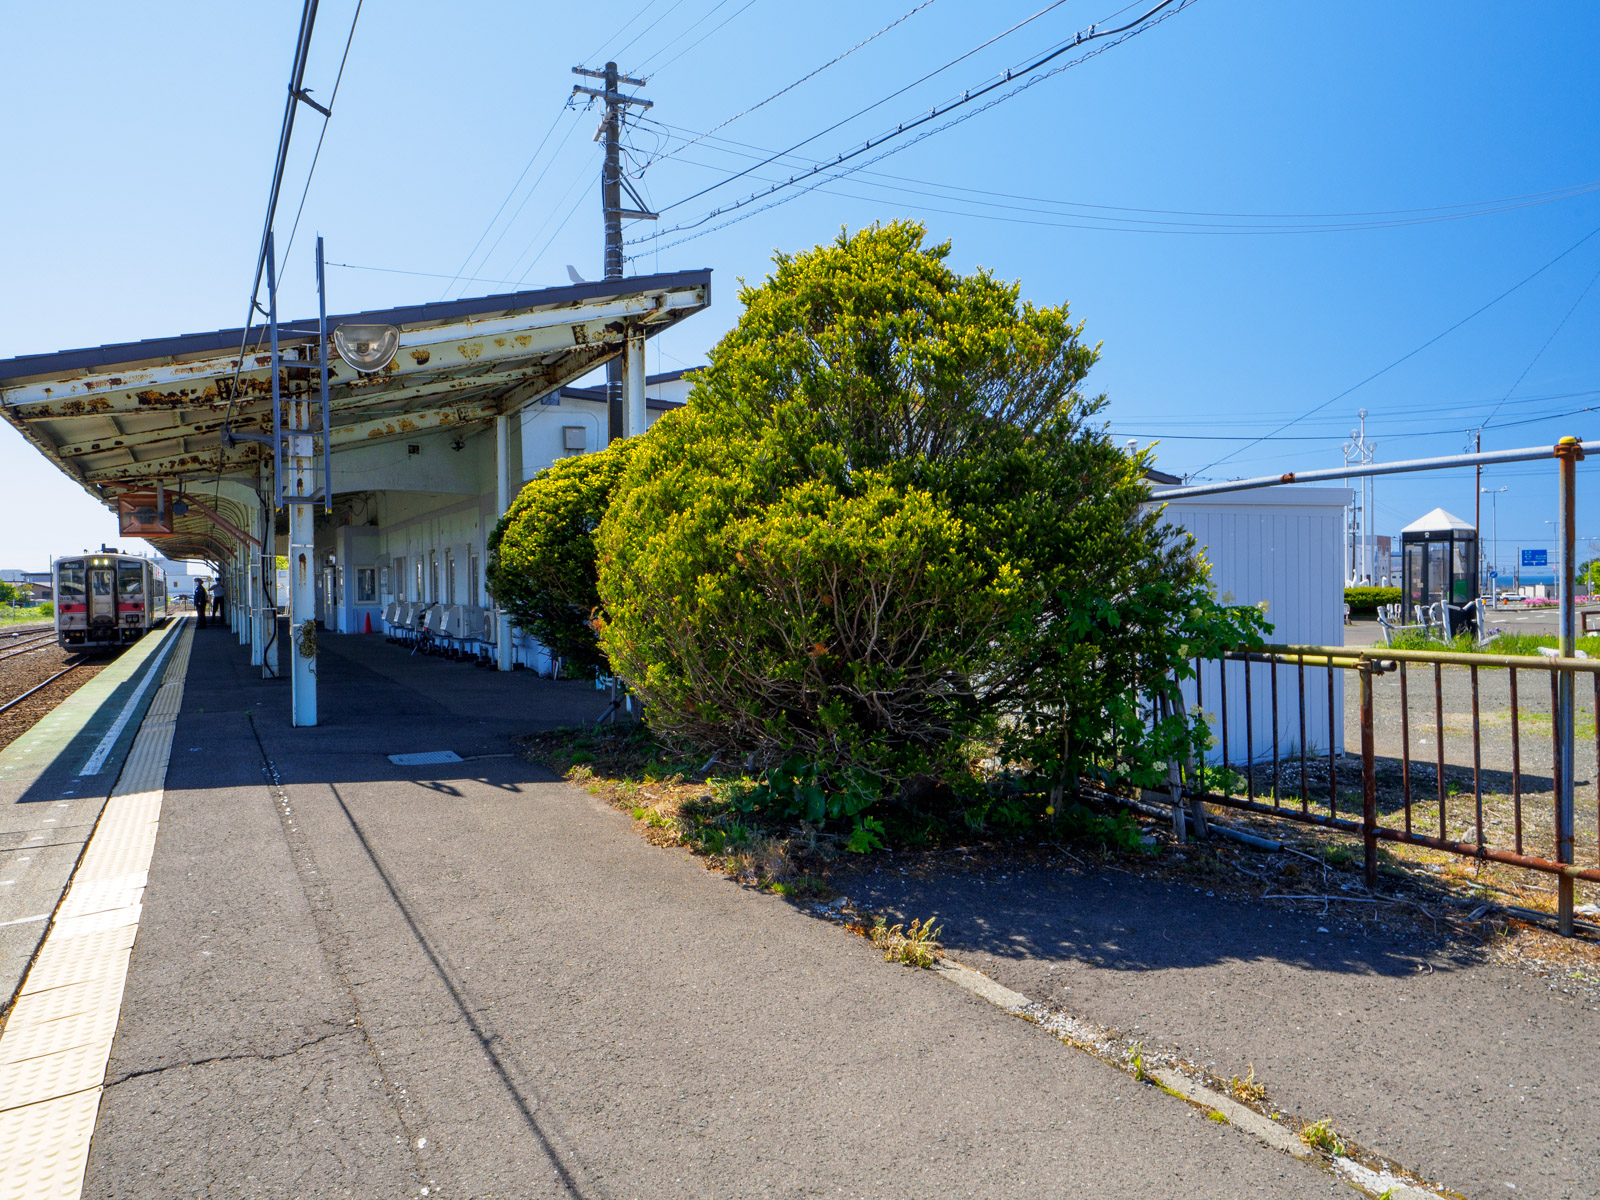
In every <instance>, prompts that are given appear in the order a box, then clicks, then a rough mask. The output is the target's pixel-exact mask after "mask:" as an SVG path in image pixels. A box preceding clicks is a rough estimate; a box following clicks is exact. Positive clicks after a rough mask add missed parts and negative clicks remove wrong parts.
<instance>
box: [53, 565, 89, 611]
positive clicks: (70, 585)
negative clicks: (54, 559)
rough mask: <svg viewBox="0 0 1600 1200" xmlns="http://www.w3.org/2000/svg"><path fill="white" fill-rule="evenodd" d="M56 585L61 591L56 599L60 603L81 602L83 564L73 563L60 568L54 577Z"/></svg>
mask: <svg viewBox="0 0 1600 1200" xmlns="http://www.w3.org/2000/svg"><path fill="white" fill-rule="evenodd" d="M56 586H57V588H59V589H60V592H61V594H60V595H59V596H57V597H56V599H57V600H58V601H60V602H61V603H62V604H82V603H83V564H82V563H73V564H72V565H71V566H65V567H62V568H60V570H59V572H58V573H57V577H56Z"/></svg>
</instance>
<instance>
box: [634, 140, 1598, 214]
mask: <svg viewBox="0 0 1600 1200" xmlns="http://www.w3.org/2000/svg"><path fill="white" fill-rule="evenodd" d="M650 123H651V125H658V126H661V128H662V130H674V128H675V126H670V125H666V123H662V122H650ZM701 138H709V139H710V141H712V142H718V141H725V139H722V138H710V134H699V136H696V138H694V139H690V141H686V142H685V144H683V146H678V147H677V149H674V150H667V152H666V154H662V155H658V157H656V158H653V160H651V162H650V163H648V165H650V166H653V165H654V163H658V162H666V160H670V158H674V157H677V155H680V154H682V152H683V150H686V149H688V147H690V146H693V144H694V142H698V141H699V139H701ZM731 144H733V146H741V144H742V142H731ZM706 149H709V150H715V152H718V154H728V155H736V157H741V158H757V157H760V155H758V154H747V152H744V150H734V149H725V147H722V146H715V144H709V146H707V147H706ZM754 149H758V147H754ZM760 154H768V152H766V150H762V152H760ZM678 162H682V163H683V165H686V166H699V168H704V170H707V171H722V170H723V168H722V166H717V165H715V163H707V162H701V160H698V158H688V157H685V158H678ZM802 162H805V163H806V165H808V166H810V165H816V163H814V160H802ZM822 165H824V166H830V165H832V163H822ZM866 176H872V178H866ZM750 178H752V179H758V181H762V182H781V181H778V179H771V178H770V176H762V174H752V176H750ZM842 178H843V176H837V178H830V179H829V181H827V182H826V184H819V186H818V187H814V189H811V190H818V192H822V194H826V195H838V197H843V198H846V200H864V202H867V203H878V202H880V197H872V195H859V194H854V192H842V190H838V187H835V186H834V184H835V182H837V179H842ZM856 178H858V181H859V182H861V184H862V186H866V187H877V189H883V190H886V192H891V194H896V195H918V197H928V198H934V200H946V202H949V203H962V205H978V206H982V208H998V210H1003V211H1008V213H1034V214H1037V216H1056V218H1072V219H1070V221H1066V219H1062V221H1037V219H1029V218H1022V216H1018V218H1008V216H995V214H989V213H981V211H971V210H963V208H936V206H931V205H915V203H910V205H907V206H910V208H920V210H922V211H928V213H944V214H950V216H970V218H974V219H979V221H998V222H1003V224H1024V226H1037V227H1043V229H1088V230H1096V232H1114V234H1173V235H1179V234H1181V235H1230V237H1245V235H1250V237H1254V235H1274V234H1298V235H1304V234H1342V232H1365V230H1378V229H1398V227H1406V226H1422V224H1437V222H1442V221H1462V219H1467V218H1477V216H1491V214H1498V213H1509V211H1515V210H1522V208H1533V206H1538V205H1546V203H1554V202H1557V200H1568V198H1574V197H1581V195H1589V194H1592V192H1600V181H1597V182H1589V184H1581V186H1573V187H1566V189H1558V190H1555V192H1546V194H1534V195H1525V197H1506V198H1502V200H1480V202H1474V203H1470V205H1443V206H1438V208H1432V210H1414V211H1416V213H1419V216H1410V218H1402V219H1386V221H1342V222H1325V224H1299V226H1272V224H1242V222H1240V224H1210V222H1206V224H1202V222H1189V221H1147V219H1136V218H1115V216H1099V214H1094V213H1072V211H1066V213H1064V211H1051V210H1042V208H1030V206H1027V205H1011V203H1005V202H1003V200H998V198H997V200H982V198H968V195H947V194H946V192H944V190H928V189H946V190H957V192H966V194H970V195H971V197H984V195H989V197H1003V198H1018V200H1029V202H1030V203H1037V205H1058V206H1069V205H1074V203H1075V202H1070V200H1050V198H1045V197H1018V195H1013V194H1006V192H986V190H982V189H973V187H957V186H952V184H941V182H930V181H922V179H909V178H906V176H894V174H885V173H880V171H859V173H858V174H856ZM878 179H883V181H899V182H878ZM907 184H923V186H922V187H910V186H907ZM902 203H904V202H902ZM1128 211H1141V210H1128ZM1144 211H1152V210H1144ZM1192 216H1235V214H1232V213H1194V214H1192ZM1240 216H1245V214H1240ZM1328 216H1336V214H1328ZM1085 221H1088V222H1094V224H1082V222H1085ZM642 240H643V238H642Z"/></svg>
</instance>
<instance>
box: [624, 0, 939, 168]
mask: <svg viewBox="0 0 1600 1200" xmlns="http://www.w3.org/2000/svg"><path fill="white" fill-rule="evenodd" d="M933 2H934V0H922V2H921V3H920V4H918V5H917V6H916V7H915V8H912V9H911V10H910V11H909V12H905V13H902V14H901V15H900V16H898V17H896V18H895V19H894V20H892V21H890V22H889V23H888V24H887V25H885V26H884V27H883V28H882V29H880V30H878V32H877V33H874V34H873V35H872V36H870V37H866V38H862V39H861V41H859V42H857V43H856V44H855V45H854V46H851V47H850V49H848V50H846V51H845V52H844V53H842V54H836V55H834V56H833V57H832V58H830V59H829V60H828V61H827V62H825V63H823V64H822V65H821V66H820V67H815V68H813V69H812V70H810V71H807V72H806V73H805V74H804V75H802V76H800V78H799V79H796V80H795V81H794V82H793V83H791V84H789V85H788V86H787V87H781V88H779V89H778V90H777V91H775V92H773V93H772V95H770V96H768V97H767V98H766V99H765V100H758V101H756V103H754V104H752V105H751V106H750V107H749V108H746V109H743V110H741V111H739V112H736V113H734V114H733V116H731V117H729V118H727V119H726V120H723V121H719V122H717V124H715V125H713V126H712V127H711V128H710V129H708V130H706V131H705V132H704V133H700V134H696V135H695V136H694V137H693V138H691V139H690V140H689V141H687V142H685V143H684V144H683V145H682V146H679V147H678V148H677V149H676V150H669V151H668V152H667V153H666V154H663V155H660V156H658V157H657V158H655V159H652V160H651V161H650V162H649V163H647V164H646V167H651V166H654V165H655V164H656V163H658V162H661V161H663V160H664V159H668V158H671V157H673V156H674V155H676V154H678V153H681V152H682V151H684V150H687V149H688V148H689V147H690V146H693V145H694V144H695V143H696V142H700V141H703V140H704V139H706V138H709V137H711V136H712V135H714V134H715V133H716V132H717V130H719V129H726V128H727V127H728V126H729V125H732V124H733V123H734V122H735V121H737V120H740V119H741V118H743V117H748V116H749V115H750V114H751V113H753V112H755V111H756V110H757V109H758V108H765V107H766V106H767V105H768V104H771V103H772V102H773V101H774V100H776V99H777V98H778V97H779V96H783V95H787V94H788V93H789V92H792V91H794V89H795V88H797V87H799V86H800V85H801V84H802V83H805V82H806V81H807V80H809V79H814V78H816V77H817V76H818V75H820V74H822V73H823V72H824V71H826V70H827V69H828V68H829V67H832V66H836V65H837V64H839V63H841V62H843V61H844V60H845V59H847V58H849V57H850V56H851V55H852V54H854V53H855V52H856V51H857V50H859V49H861V48H862V47H863V46H866V45H869V44H870V43H872V42H875V41H877V40H878V39H879V38H880V37H882V36H883V35H884V34H886V33H888V32H889V31H890V30H891V29H893V28H894V27H895V26H897V25H899V24H901V23H903V22H905V21H907V20H909V19H910V18H912V17H914V16H916V15H917V14H918V13H919V12H921V11H922V10H923V9H925V8H927V7H928V5H930V4H932V3H933ZM674 61H675V60H674ZM667 65H668V66H670V65H671V63H668V64H667ZM655 124H658V125H659V124H661V122H659V121H657V122H655ZM663 128H666V126H663ZM644 171H645V168H640V171H639V174H640V175H643V174H644Z"/></svg>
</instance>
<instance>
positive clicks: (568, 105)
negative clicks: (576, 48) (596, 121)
mask: <svg viewBox="0 0 1600 1200" xmlns="http://www.w3.org/2000/svg"><path fill="white" fill-rule="evenodd" d="M571 111H574V109H573V105H572V98H571V97H570V96H569V97H567V99H566V101H565V102H564V103H563V104H562V105H561V107H560V109H559V110H557V112H556V116H555V120H553V121H551V122H550V128H548V129H546V130H545V131H544V136H543V137H542V138H540V139H539V144H538V145H537V146H535V147H534V150H533V153H532V154H531V155H529V156H528V163H527V165H526V166H525V167H523V168H522V173H521V174H519V175H518V176H517V179H516V182H515V183H513V184H512V185H511V190H510V191H508V192H506V198H505V199H504V200H502V201H500V207H499V208H497V209H495V210H494V216H492V217H490V218H489V222H488V224H486V225H485V226H484V227H483V232H482V233H480V234H479V235H478V240H477V241H476V242H474V243H473V244H472V249H471V250H469V251H467V256H466V257H465V258H464V259H462V260H461V266H460V268H459V269H458V270H457V271H456V278H452V279H451V280H450V282H449V283H447V284H446V285H445V288H444V291H443V292H441V293H440V295H439V299H441V300H443V299H444V298H445V297H446V296H448V295H449V294H450V289H451V288H453V287H454V286H455V285H456V279H458V278H459V277H460V276H461V275H462V274H464V273H465V272H466V270H467V268H468V267H469V266H470V265H471V263H472V259H473V256H474V255H476V254H477V253H478V248H479V247H480V246H482V245H483V242H484V239H485V238H487V237H488V236H489V231H490V230H491V229H493V228H494V226H495V222H496V221H498V220H499V219H500V214H501V213H503V212H505V210H506V205H508V204H510V203H511V198H512V197H513V196H515V195H516V194H517V190H518V189H519V188H520V187H521V186H522V181H523V180H524V179H526V178H527V177H528V172H529V171H531V170H533V164H534V163H536V162H538V161H539V155H540V153H541V152H542V151H543V150H544V148H545V146H546V145H547V144H548V143H549V141H550V135H551V134H553V133H555V131H556V126H557V125H559V124H561V118H562V117H563V116H564V115H565V114H566V113H568V112H571ZM576 125H577V122H576V121H574V122H573V126H572V127H569V128H568V129H567V133H566V137H563V138H562V139H561V144H560V145H558V146H557V147H556V149H555V152H554V153H553V154H552V155H551V162H550V163H546V164H545V168H544V170H543V171H541V172H539V178H538V179H535V180H534V181H533V186H532V187H531V188H529V189H528V194H527V195H526V196H524V197H523V198H522V203H521V204H519V205H518V206H517V211H516V212H514V213H512V214H511V219H510V220H509V221H507V222H506V223H505V227H504V228H502V229H501V230H500V236H499V237H497V238H495V241H494V245H492V246H490V247H489V249H488V250H487V251H486V252H485V254H484V256H483V261H484V262H488V261H489V258H490V256H492V255H493V254H494V251H495V247H496V246H498V245H499V244H500V239H501V238H503V237H505V235H506V230H507V229H510V228H511V226H512V225H514V224H515V223H516V220H517V217H518V216H519V215H520V214H521V212H522V209H523V207H524V206H525V205H526V204H527V203H528V198H529V197H531V196H532V195H533V193H534V192H536V191H538V190H539V184H540V182H541V181H542V180H543V179H544V177H545V175H546V174H548V173H549V170H550V165H551V163H553V162H554V161H555V160H556V159H557V158H559V157H560V156H561V151H562V149H563V148H564V147H565V146H566V144H567V138H570V137H571V136H572V128H573V127H575V126H576ZM479 269H482V264H481V263H480V264H479Z"/></svg>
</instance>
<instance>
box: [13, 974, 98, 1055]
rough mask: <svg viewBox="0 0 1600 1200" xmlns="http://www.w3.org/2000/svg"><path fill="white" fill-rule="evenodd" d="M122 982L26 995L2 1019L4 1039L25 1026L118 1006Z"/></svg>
mask: <svg viewBox="0 0 1600 1200" xmlns="http://www.w3.org/2000/svg"><path fill="white" fill-rule="evenodd" d="M122 984H123V979H122V976H121V975H118V976H116V977H114V978H100V979H88V980H85V981H84V982H82V983H69V984H64V985H63V986H61V987H58V988H51V989H49V990H48V991H43V992H29V993H28V994H27V995H26V996H22V997H20V998H19V999H18V1000H17V1003H16V1005H15V1006H14V1007H13V1008H12V1009H11V1015H10V1016H9V1017H7V1018H6V1037H5V1038H0V1043H3V1042H4V1041H5V1040H6V1038H9V1037H10V1036H11V1034H12V1032H13V1031H15V1030H18V1029H23V1028H25V1027H26V1026H28V1025H35V1024H49V1023H50V1022H53V1021H65V1020H70V1019H71V1018H73V1017H76V1016H79V1015H81V1014H83V1013H86V1012H95V1011H98V1010H99V1009H102V1008H104V1007H106V1006H107V1005H111V1004H120V1003H121V998H122Z"/></svg>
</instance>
